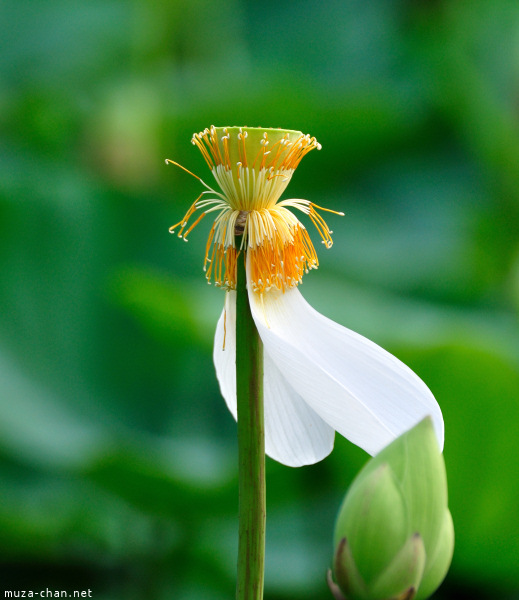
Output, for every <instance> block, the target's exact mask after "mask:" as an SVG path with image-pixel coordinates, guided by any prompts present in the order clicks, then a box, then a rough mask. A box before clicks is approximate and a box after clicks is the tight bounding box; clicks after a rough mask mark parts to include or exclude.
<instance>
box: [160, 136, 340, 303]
mask: <svg viewBox="0 0 519 600" xmlns="http://www.w3.org/2000/svg"><path fill="white" fill-rule="evenodd" d="M269 138H270V139H269ZM192 142H193V144H194V145H196V146H197V147H198V148H199V149H200V151H201V153H202V155H203V157H204V159H205V160H206V162H207V164H208V165H209V168H210V169H211V171H212V173H213V175H214V177H215V179H216V181H217V182H218V184H219V187H220V189H221V190H222V191H221V192H218V191H216V190H214V189H212V188H211V187H209V186H208V185H207V184H206V183H204V182H203V181H202V180H201V179H200V178H199V177H197V176H196V175H194V174H193V173H191V172H190V171H187V169H184V167H182V166H181V165H178V163H175V162H174V161H170V160H167V161H166V162H170V163H173V164H175V165H177V166H179V167H181V168H182V169H184V170H185V171H187V172H188V173H189V174H190V175H193V176H194V177H196V178H197V179H199V181H200V182H201V183H202V184H203V185H204V187H205V188H206V190H205V191H203V192H202V194H200V196H199V197H198V198H197V199H196V200H195V202H194V203H193V204H192V205H191V207H190V208H189V210H188V211H187V213H186V215H185V216H184V218H183V219H182V221H180V223H177V224H176V225H174V226H173V227H171V228H170V231H171V233H173V232H174V230H175V229H176V228H177V227H180V231H179V233H178V236H179V237H182V238H183V239H184V240H186V241H187V236H188V234H189V233H190V232H191V231H192V230H193V228H194V227H196V225H198V223H199V222H200V221H201V220H202V219H203V217H204V216H205V215H207V214H209V213H211V212H215V213H217V214H216V218H215V220H214V223H213V225H212V227H211V231H210V232H209V238H208V240H207V245H206V252H205V259H204V270H205V271H206V277H207V280H208V282H209V283H210V282H211V280H213V281H214V282H215V284H216V285H220V286H223V287H225V288H234V287H235V285H236V261H237V259H238V255H239V253H240V252H241V251H244V252H247V253H248V254H249V258H250V278H251V284H252V288H253V289H254V290H255V291H258V292H264V291H268V290H269V289H271V288H272V287H275V288H277V289H280V290H283V291H284V290H285V289H286V288H290V287H293V286H294V285H297V284H298V283H300V282H301V281H302V277H303V275H304V274H305V273H307V272H308V270H309V269H315V268H317V266H318V264H319V263H318V260H317V254H316V252H315V248H314V246H313V244H312V242H311V240H310V236H309V235H308V232H307V230H306V229H305V227H304V226H303V224H302V223H301V222H300V221H299V220H298V219H297V217H296V216H295V215H294V214H293V213H292V212H291V211H290V210H288V208H287V207H290V208H295V209H297V210H300V211H301V212H303V213H305V214H307V215H308V216H309V217H310V220H311V221H312V223H313V224H314V225H315V227H316V229H317V231H318V232H319V235H320V236H321V238H322V241H323V243H324V244H325V245H326V247H327V248H329V247H330V246H331V245H332V238H331V233H332V232H331V231H330V229H329V227H328V225H327V224H326V222H325V221H324V219H323V218H322V216H321V215H320V214H319V213H318V212H317V210H316V209H318V210H324V211H328V212H333V213H335V214H343V213H337V212H336V211H329V210H328V209H325V208H322V207H320V206H317V205H315V204H313V203H311V202H309V201H308V200H301V199H296V200H283V201H281V202H278V200H279V198H280V196H281V194H282V193H283V191H284V190H285V188H286V187H287V185H288V182H289V181H290V178H291V177H292V174H293V172H294V170H295V169H296V167H297V166H298V164H299V163H300V161H301V159H302V158H303V156H305V154H307V153H308V152H310V150H313V149H314V148H317V149H320V148H321V146H320V144H318V143H317V141H316V139H315V138H313V137H310V136H309V135H303V134H302V133H300V132H295V131H284V130H277V129H269V130H263V129H259V128H245V127H244V128H241V127H240V128H216V127H211V128H210V129H205V130H204V131H202V132H200V133H195V134H194V135H193V139H192ZM271 142H272V145H270V144H271ZM251 156H254V158H253V160H252V162H251V161H250V158H251ZM207 195H209V197H206V196H207ZM199 209H203V212H202V213H201V214H200V216H199V217H198V218H197V219H196V220H195V221H194V222H193V223H192V224H191V225H190V226H189V227H188V223H189V221H190V219H191V217H192V216H193V214H194V213H195V212H196V211H197V210H199ZM236 240H239V241H238V242H237V241H236Z"/></svg>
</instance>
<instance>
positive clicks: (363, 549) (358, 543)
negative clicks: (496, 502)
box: [328, 418, 454, 600]
mask: <svg viewBox="0 0 519 600" xmlns="http://www.w3.org/2000/svg"><path fill="white" fill-rule="evenodd" d="M334 543H335V558H334V575H335V580H336V582H337V583H334V582H333V580H332V577H331V573H329V577H328V582H329V585H330V589H331V590H332V593H333V594H334V596H335V598H336V599H338V600H411V599H414V600H422V599H424V598H428V597H429V596H430V595H431V594H432V593H433V592H434V590H436V588H437V587H438V586H439V585H440V583H441V582H442V580H443V578H444V577H445V575H446V573H447V570H448V568H449V565H450V562H451V559H452V552H453V548H454V529H453V525H452V518H451V515H450V512H449V509H448V507H447V478H446V474H445V464H444V461H443V456H442V454H441V452H440V450H439V448H438V443H437V441H436V435H435V433H434V430H433V426H432V421H431V419H430V418H427V419H424V420H423V421H421V422H420V423H418V425H416V426H415V427H414V428H413V429H411V430H410V431H407V432H406V433H404V434H403V435H402V436H400V437H399V438H397V439H396V440H395V441H394V442H393V443H391V444H390V445H389V446H387V447H386V448H384V449H383V450H382V451H381V452H380V453H379V454H377V455H376V456H375V457H373V458H372V459H371V460H370V461H369V462H368V463H367V464H366V465H365V467H364V468H363V469H362V470H361V472H360V473H359V474H358V475H357V477H356V478H355V480H354V481H353V483H352V485H351V487H350V489H349V490H348V493H347V494H346V497H345V498H344V502H343V503H342V506H341V509H340V511H339V515H338V518H337V524H336V526H335V540H334Z"/></svg>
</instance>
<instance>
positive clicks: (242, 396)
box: [236, 253, 266, 600]
mask: <svg viewBox="0 0 519 600" xmlns="http://www.w3.org/2000/svg"><path fill="white" fill-rule="evenodd" d="M237 269H238V274H237V279H238V280H237V285H236V292H237V293H236V393H237V401H238V454H239V492H240V507H239V519H240V523H239V545H238V578H237V583H236V599H237V600H262V598H263V572H264V563H265V516H266V507H265V429H264V418H263V344H262V342H261V339H260V337H259V334H258V331H257V329H256V326H255V324H254V320H253V318H252V314H251V311H250V306H249V299H248V296H247V286H246V274H245V260H244V255H243V253H242V254H241V256H240V257H239V258H238V267H237Z"/></svg>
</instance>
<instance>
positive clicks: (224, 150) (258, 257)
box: [166, 127, 443, 467]
mask: <svg viewBox="0 0 519 600" xmlns="http://www.w3.org/2000/svg"><path fill="white" fill-rule="evenodd" d="M192 141H193V144H195V145H196V146H197V147H198V148H199V149H200V151H201V152H202V155H203V156H204V158H205V160H206V162H207V164H208V165H209V168H210V169H211V171H212V173H213V175H214V177H215V179H216V181H217V183H218V186H219V188H220V190H221V191H217V190H214V189H213V188H211V187H210V186H208V185H207V184H206V183H204V182H203V181H202V180H201V179H200V178H199V177H197V176H196V175H194V177H197V179H199V180H200V182H201V183H202V185H203V186H204V187H205V190H204V191H203V192H202V194H201V195H200V196H199V197H198V199H197V200H196V201H195V202H194V203H193V205H192V206H191V208H190V209H189V210H188V212H187V214H186V216H185V217H184V219H183V220H182V221H181V222H180V223H178V224H177V225H175V226H173V227H172V228H171V229H170V231H171V232H172V233H173V232H174V231H175V230H176V229H177V228H178V227H180V231H179V233H178V235H179V237H182V238H184V239H186V238H187V235H188V234H189V233H190V232H191V231H192V230H193V228H194V227H195V226H196V225H197V224H198V223H199V222H200V221H201V220H202V218H203V217H205V216H206V215H208V214H211V213H213V214H214V215H215V219H214V222H213V224H212V227H211V230H210V233H209V238H208V240H207V245H206V252H205V261H204V270H205V271H206V277H207V279H208V281H209V282H211V281H214V282H215V284H216V285H218V286H221V287H223V288H224V289H225V290H226V297H225V307H224V310H223V312H222V315H221V317H220V319H219V321H218V325H217V328H216V336H215V344H214V363H215V366H216V374H217V377H218V381H219V384H220V390H221V392H222V395H223V397H224V399H225V401H226V403H227V406H228V408H229V410H230V412H231V413H232V415H233V416H234V418H235V419H236V418H237V409H236V363H235V355H236V345H235V320H236V292H235V291H234V289H235V286H236V265H237V260H241V259H242V256H244V257H245V260H246V267H247V289H248V296H249V303H250V307H251V311H252V315H253V318H254V321H255V323H256V327H257V329H258V331H259V334H260V337H261V339H262V341H263V345H264V402H265V451H266V453H267V454H268V455H269V456H270V457H271V458H273V459H275V460H277V461H278V462H280V463H283V464H285V465H289V466H294V467H295V466H302V465H307V464H313V463H316V462H318V461H320V460H322V459H323V458H324V457H326V456H327V455H328V454H329V453H330V452H331V450H332V449H333V443H334V436H335V431H338V432H339V433H340V434H341V435H343V436H344V437H346V438H347V439H349V440H350V441H351V442H353V443H354V444H357V445H358V446H360V447H361V448H363V449H364V450H366V451H367V452H369V453H370V454H376V453H377V452H379V451H380V450H381V449H382V448H384V447H385V446H386V445H388V444H389V443H390V442H391V441H393V440H394V439H395V438H397V437H398V436H399V435H401V434H402V433H403V432H405V431H407V430H408V429H410V428H411V427H413V426H414V425H415V424H416V423H418V422H419V421H421V420H422V419H423V418H424V417H425V416H427V415H429V416H431V418H432V420H433V423H434V428H435V432H436V436H437V438H438V442H439V445H440V448H443V419H442V414H441V411H440V408H439V406H438V404H437V402H436V400H435V399H434V396H433V395H432V393H431V392H430V390H429V389H428V388H427V386H426V385H425V384H424V383H423V381H422V380H421V379H420V378H419V377H418V376H417V375H416V374H415V373H413V371H411V370H410V369H409V368H408V367H407V366H406V365H404V364H403V363H402V362H401V361H399V360H398V359H397V358H395V357H394V356H393V355H391V354H390V353H388V352H386V351H385V350H383V349H382V348H381V347H379V346H377V345H376V344H375V343H373V342H371V341H370V340H368V339H366V338H365V337H363V336H361V335H359V334H357V333H355V332H353V331H351V330H349V329H347V328H345V327H343V326H341V325H339V324H337V323H335V322H333V321H331V320H330V319H327V318H326V317H324V316H323V315H321V314H319V313H318V312H317V311H315V310H314V309H313V308H312V307H311V306H310V305H309V304H308V303H307V302H306V301H305V300H304V298H303V296H302V295H301V293H300V292H299V289H298V284H299V283H301V281H302V278H303V275H304V274H306V273H308V271H309V270H310V269H316V268H317V267H318V259H317V253H316V251H315V248H314V246H313V244H312V241H311V239H310V236H309V234H308V231H307V229H306V228H305V226H304V225H303V223H301V221H299V219H298V218H297V217H296V215H295V214H294V212H293V211H294V210H296V211H299V212H301V213H303V214H305V215H306V216H307V217H309V219H310V221H311V222H312V223H313V225H314V226H315V228H316V229H317V231H318V233H319V235H320V237H321V239H322V242H323V243H324V245H325V246H326V247H327V248H330V247H331V245H332V238H331V233H332V232H331V231H330V229H329V227H328V225H327V224H326V222H325V220H324V219H323V217H322V215H321V214H320V213H321V211H327V212H330V213H335V214H342V213H338V212H336V211H333V210H329V209H325V208H322V207H320V206H317V205H316V204H314V203H313V202H310V201H309V200H302V199H288V200H280V197H281V195H282V194H283V192H284V191H285V189H286V187H287V185H288V183H289V181H290V179H291V177H292V175H293V173H294V171H295V169H296V167H297V166H298V164H299V162H300V161H301V159H302V158H303V156H305V154H307V153H308V152H310V151H311V150H313V149H315V148H316V149H320V148H321V146H320V144H318V143H317V141H316V139H315V138H313V137H310V136H309V135H303V134H302V133H301V132H299V131H291V130H283V129H262V128H250V127H223V128H216V127H211V128H210V129H206V130H204V131H202V132H200V133H197V134H195V135H194V136H193V140H192ZM166 162H171V163H173V164H175V165H177V166H180V167H181V165H178V163H175V162H174V161H170V160H168V161H166ZM181 168H182V169H184V167H181ZM184 170H186V171H187V169H184ZM188 173H190V174H191V175H193V173H191V172H190V171H188ZM199 210H201V211H202V212H201V213H200V215H199V217H198V218H197V219H196V221H194V223H193V224H192V225H190V226H189V221H190V219H191V217H192V216H193V215H194V213H195V212H196V211H199Z"/></svg>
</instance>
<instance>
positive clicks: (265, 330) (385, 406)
mask: <svg viewBox="0 0 519 600" xmlns="http://www.w3.org/2000/svg"><path fill="white" fill-rule="evenodd" d="M249 300H250V303H251V309H252V314H253V317H254V320H255V322H256V326H257V328H258V331H259V333H260V336H261V338H262V340H263V343H264V347H265V350H266V351H267V353H268V354H269V356H270V357H271V358H272V360H273V361H274V362H275V364H276V366H277V368H278V369H279V370H280V371H281V372H282V373H283V377H284V378H285V379H286V381H287V382H288V384H289V385H290V386H292V387H293V388H294V390H295V391H296V392H297V393H299V394H300V396H301V397H302V398H303V399H304V400H305V401H306V402H307V403H308V404H309V406H310V407H311V408H313V409H314V410H315V412H316V413H317V414H318V415H319V416H320V417H321V418H322V419H323V420H324V421H326V423H328V424H329V425H330V426H331V427H333V428H334V429H336V430H337V431H338V432H339V433H341V434H342V435H343V436H344V437H346V438H348V439H349V440H350V441H352V442H353V443H354V444H357V445H358V446H360V447H361V448H363V449H364V450H366V451H367V452H369V453H370V454H376V453H377V452H379V451H380V450H381V449H382V448H383V447H384V446H386V445H387V444H388V443H390V442H391V441H392V440H393V439H395V437H397V436H399V435H401V434H402V433H403V432H405V431H407V430H408V429H410V428H411V427H413V426H414V425H415V424H416V423H418V422H419V421H420V420H421V419H423V418H424V417H425V416H427V415H431V416H432V418H433V422H434V426H435V430H436V434H437V437H438V442H439V445H440V448H443V418H442V414H441V411H440V408H439V406H438V403H437V402H436V400H435V399H434V396H433V395H432V393H431V392H430V390H429V389H428V388H427V386H426V385H425V384H424V383H423V381H422V380H421V379H420V378H419V377H418V376H417V375H416V374H415V373H413V371H411V369H409V368H408V367H407V366H406V365H404V364H403V363H402V362H401V361H399V360H398V359H397V358H395V357H394V356H393V355H391V354H389V352H386V351H385V350H383V349H382V348H380V347H379V346H377V345H376V344H375V343H373V342H371V341H370V340H368V339H366V338H364V337H362V336H361V335H359V334H357V333H355V332H353V331H350V330H349V329H346V328H345V327H342V326H341V325H339V324H337V323H334V322H333V321H331V320H330V319H327V318H326V317H324V316H323V315H321V314H319V313H318V312H317V311H315V310H314V309H313V308H312V307H311V306H310V305H309V304H308V303H307V302H306V301H305V300H304V298H303V297H302V296H301V293H300V292H299V290H298V289H297V288H293V289H290V290H287V291H286V292H285V293H282V292H279V291H277V290H271V291H269V292H266V293H264V294H263V296H260V295H259V294H257V293H255V292H249Z"/></svg>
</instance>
